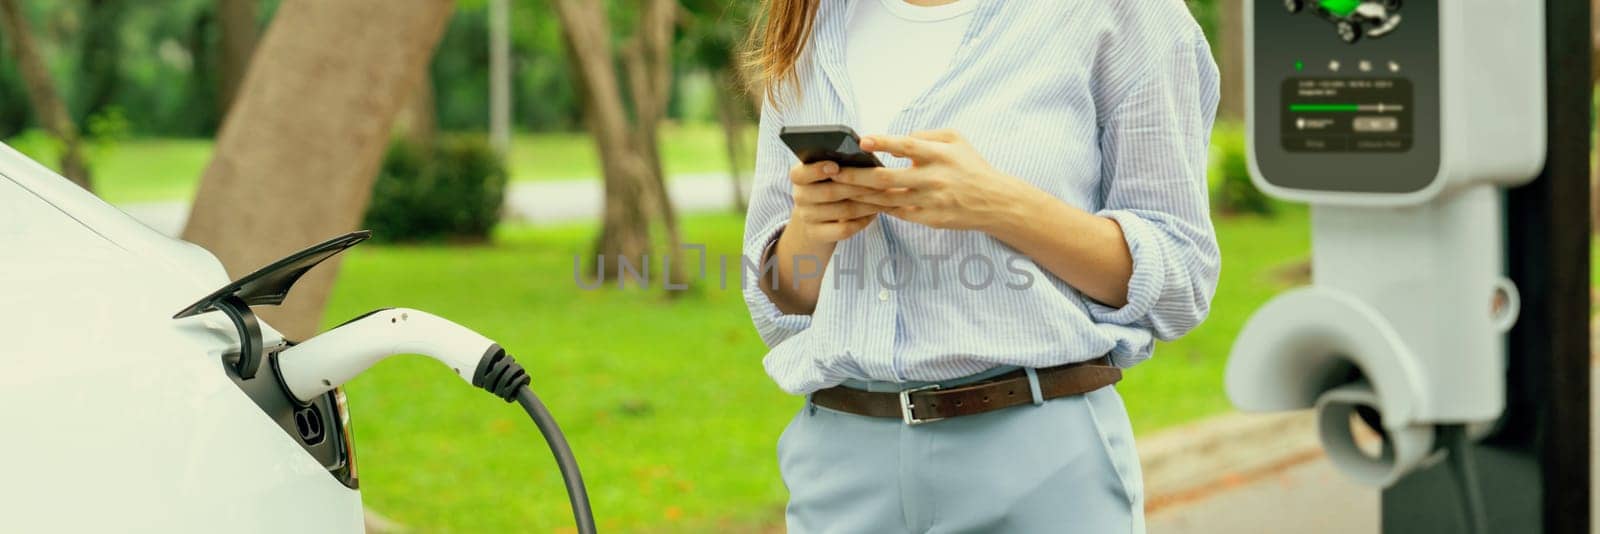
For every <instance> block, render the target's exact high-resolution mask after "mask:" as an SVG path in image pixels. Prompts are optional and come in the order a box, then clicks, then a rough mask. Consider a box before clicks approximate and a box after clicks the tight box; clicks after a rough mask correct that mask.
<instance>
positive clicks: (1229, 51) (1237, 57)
mask: <svg viewBox="0 0 1600 534" xmlns="http://www.w3.org/2000/svg"><path fill="white" fill-rule="evenodd" d="M1216 8H1217V19H1218V24H1217V26H1218V30H1219V31H1220V33H1221V34H1222V35H1220V36H1218V38H1217V40H1218V41H1221V43H1220V44H1221V45H1222V58H1221V59H1222V60H1221V61H1219V62H1218V63H1221V65H1220V67H1221V68H1222V102H1221V104H1220V105H1219V106H1218V108H1219V111H1220V113H1219V115H1221V116H1222V117H1223V118H1226V119H1232V120H1236V121H1237V120H1244V105H1245V102H1244V62H1245V58H1244V5H1243V2H1241V1H1240V0H1218V1H1217V2H1216Z"/></svg>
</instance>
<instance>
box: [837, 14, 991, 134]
mask: <svg viewBox="0 0 1600 534" xmlns="http://www.w3.org/2000/svg"><path fill="white" fill-rule="evenodd" d="M854 4H855V5H854V7H853V8H852V9H851V13H850V25H849V29H848V31H847V33H846V34H845V68H846V70H847V71H848V73H849V74H848V75H849V77H850V89H851V91H853V92H854V93H855V104H856V114H857V118H858V119H859V123H858V124H857V126H858V128H857V130H856V131H857V133H860V134H862V135H867V134H876V133H884V130H885V129H886V128H888V127H889V122H890V121H892V120H894V118H895V116H896V115H899V114H900V111H901V110H903V109H905V107H906V106H907V105H909V104H910V103H911V101H912V100H915V99H916V98H917V97H919V96H922V94H923V93H924V92H926V91H927V90H928V87H929V86H932V85H933V82H935V81H936V80H938V79H939V78H940V77H941V76H942V75H943V74H944V73H945V71H946V70H948V69H949V68H950V60H951V58H953V57H954V56H955V54H956V48H957V47H958V46H960V45H961V38H962V36H963V35H965V34H966V31H967V23H968V22H969V21H970V20H971V19H972V9H973V8H974V7H977V1H976V0H956V1H955V2H951V3H948V4H942V5H937V6H918V5H912V4H908V3H906V2H905V0H856V1H855V2H854Z"/></svg>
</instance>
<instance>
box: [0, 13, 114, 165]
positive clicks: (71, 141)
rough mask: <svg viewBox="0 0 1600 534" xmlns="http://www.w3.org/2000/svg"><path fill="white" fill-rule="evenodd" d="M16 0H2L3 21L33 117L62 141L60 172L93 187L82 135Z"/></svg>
mask: <svg viewBox="0 0 1600 534" xmlns="http://www.w3.org/2000/svg"><path fill="white" fill-rule="evenodd" d="M17 4H18V2H17V0H0V24H3V25H4V26H3V30H4V32H5V35H6V39H7V41H8V42H9V44H10V45H11V55H12V56H13V58H14V59H15V60H16V62H17V71H18V72H19V73H20V74H21V75H22V82H23V84H24V85H25V86H27V88H28V100H29V101H30V102H31V103H32V104H33V115H34V118H36V119H38V121H39V124H40V125H41V126H43V127H44V129H45V131H48V132H50V135H53V136H55V137H56V139H59V140H60V141H61V145H62V150H61V175H62V176H65V177H66V178H67V179H68V180H71V181H72V183H75V184H78V186H80V187H82V188H84V189H88V190H90V191H93V190H94V188H93V187H92V181H91V179H90V177H89V165H88V164H87V163H86V162H84V160H83V147H82V146H81V145H82V139H80V138H79V137H78V126H77V125H76V124H74V123H73V122H72V115H71V114H69V113H68V112H67V105H66V103H64V102H62V100H61V95H60V93H57V92H56V84H55V81H54V80H51V79H50V69H49V68H48V67H46V66H45V64H44V58H43V57H41V56H40V55H39V49H38V47H37V46H36V45H35V44H34V42H33V32H32V30H30V29H29V28H28V20H27V18H26V17H25V16H24V15H23V12H22V9H21V7H20V6H19V5H17Z"/></svg>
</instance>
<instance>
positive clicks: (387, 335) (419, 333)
mask: <svg viewBox="0 0 1600 534" xmlns="http://www.w3.org/2000/svg"><path fill="white" fill-rule="evenodd" d="M397 354H420V355H423V356H427V357H429V358H433V359H434V360H436V361H438V362H440V363H443V364H444V365H445V366H446V367H449V368H450V370H451V371H453V372H454V373H455V374H456V376H457V377H460V378H461V379H462V380H465V381H466V382H467V383H468V384H471V385H473V386H475V387H478V388H481V389H483V390H485V391H488V392H489V393H491V394H493V395H494V396H496V397H499V398H501V399H503V400H505V401H506V402H512V401H516V402H517V403H518V404H520V405H521V406H522V408H523V409H524V410H527V412H528V415H529V417H531V418H533V421H534V424H536V425H538V427H539V432H540V433H541V434H543V435H544V438H545V441H546V442H547V443H548V444H549V445H550V452H551V453H552V454H554V455H555V458H556V465H557V467H559V468H560V470H561V478H562V480H563V481H564V482H565V483H566V486H567V498H568V500H569V501H570V502H571V504H572V515H573V519H574V520H575V521H576V522H577V527H578V532H580V533H583V534H592V533H593V532H594V531H595V524H594V513H593V512H592V511H591V510H590V507H589V496H588V490H587V489H586V488H585V487H584V484H583V475H582V474H581V473H580V472H579V470H578V461H577V459H576V458H575V457H574V456H573V454H572V448H571V447H569V446H568V445H567V439H566V437H565V436H564V435H563V434H562V432H561V427H560V426H558V425H557V424H556V422H555V418H554V417H553V416H551V415H550V411H549V410H548V409H546V408H545V406H544V403H543V402H541V401H540V400H539V397H538V396H537V395H534V393H533V390H531V389H529V388H528V384H529V382H530V380H529V378H528V374H527V372H526V371H524V370H523V368H522V366H521V365H520V364H518V363H517V361H516V359H514V358H512V357H511V355H509V354H506V351H505V350H502V349H501V348H500V346H499V345H498V344H496V343H495V342H493V341H491V340H489V338H487V337H484V336H483V335H482V334H479V333H477V332H475V331H473V330H472V329H470V328H467V327H465V326H461V325H459V324H456V323H454V322H451V321H449V320H446V319H444V318H441V317H439V316H436V315H433V314H431V313H427V312H423V311H419V310H413V309H407V308H387V309H380V310H376V311H372V312H369V313H367V314H365V315H362V316H359V317H356V318H354V319H351V320H349V321H346V322H345V323H344V324H341V325H339V326H336V327H334V328H333V329H331V330H329V331H327V332H323V333H322V334H319V335H317V336H316V337H313V338H311V339H308V340H306V341H305V342H303V343H300V344H297V345H294V346H292V347H289V348H287V349H284V350H282V351H280V352H278V354H277V357H276V358H274V359H273V360H272V361H273V365H276V366H277V376H279V377H280V379H281V382H282V384H283V388H284V390H285V391H286V392H287V393H288V394H289V395H291V396H293V397H294V398H296V399H299V400H300V401H308V400H310V399H314V398H317V397H318V396H321V395H322V394H324V393H327V392H328V391H330V390H332V389H333V388H336V387H339V386H340V385H342V384H344V383H345V382H347V381H349V380H350V379H352V378H355V377H356V375H359V374H361V373H362V372H363V371H366V370H367V369H368V368H370V367H372V366H373V364H376V363H378V362H380V361H383V360H384V359H387V358H388V357H390V356H394V355H397Z"/></svg>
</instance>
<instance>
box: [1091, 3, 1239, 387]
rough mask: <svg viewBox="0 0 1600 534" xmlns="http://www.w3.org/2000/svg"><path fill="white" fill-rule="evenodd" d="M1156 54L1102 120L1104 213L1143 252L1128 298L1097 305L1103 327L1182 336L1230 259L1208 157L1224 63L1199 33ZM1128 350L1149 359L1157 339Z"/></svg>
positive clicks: (1126, 355)
mask: <svg viewBox="0 0 1600 534" xmlns="http://www.w3.org/2000/svg"><path fill="white" fill-rule="evenodd" d="M1178 41H1179V42H1177V43H1176V44H1174V45H1172V46H1169V47H1162V48H1159V49H1157V50H1156V51H1155V53H1153V54H1151V55H1150V56H1149V58H1150V59H1151V61H1150V62H1149V63H1148V64H1147V66H1146V68H1142V69H1140V71H1139V73H1138V74H1136V75H1135V79H1134V81H1133V83H1131V84H1130V85H1129V86H1128V88H1127V90H1126V92H1125V94H1124V95H1123V96H1122V97H1121V98H1119V99H1117V101H1116V102H1114V104H1113V105H1112V106H1111V107H1110V111H1109V112H1108V113H1106V114H1104V115H1103V116H1102V117H1103V118H1102V120H1101V130H1100V146H1101V162H1102V163H1101V165H1102V168H1101V176H1102V178H1101V180H1102V184H1103V185H1102V187H1103V193H1104V195H1105V204H1104V209H1103V210H1102V211H1100V212H1099V213H1098V214H1099V215H1101V216H1104V217H1109V218H1111V219H1113V220H1115V221H1116V222H1117V223H1118V224H1119V225H1121V227H1122V233H1123V235H1124V237H1125V239H1126V240H1127V246H1128V251H1129V252H1130V253H1131V254H1132V256H1133V276H1132V277H1131V279H1130V280H1129V282H1128V302H1127V304H1125V305H1123V306H1122V307H1120V308H1112V307H1109V306H1105V305H1101V304H1098V303H1093V302H1091V303H1090V305H1089V308H1090V310H1089V311H1090V315H1091V316H1092V317H1093V318H1094V319H1095V320H1096V321H1097V322H1100V323H1108V324H1113V325H1118V326H1122V327H1128V328H1133V329H1138V330H1144V331H1147V332H1149V333H1151V334H1153V335H1154V337H1155V338H1156V339H1161V340H1172V339H1175V338H1177V337H1179V336H1182V335H1184V334H1185V333H1188V332H1189V331H1190V330H1192V329H1193V328H1194V327H1195V326H1198V325H1199V324H1200V322H1201V321H1203V320H1204V319H1205V317H1206V315H1207V313H1209V311H1210V308H1211V299H1212V297H1213V296H1214V295H1215V293H1216V287H1217V275H1218V273H1219V271H1220V268H1221V257H1220V254H1219V253H1218V250H1217V241H1216V234H1215V231H1214V229H1213V228H1212V225H1211V214H1210V207H1209V201H1208V199H1207V192H1206V188H1207V185H1206V184H1207V183H1206V159H1207V154H1208V151H1209V142H1210V135H1211V127H1212V123H1213V121H1214V120H1215V118H1216V107H1217V100H1218V96H1219V88H1218V75H1217V67H1216V63H1215V62H1214V61H1213V60H1212V59H1211V51H1210V47H1209V46H1208V45H1207V44H1206V41H1205V38H1204V37H1203V36H1201V35H1198V32H1194V33H1193V34H1188V35H1187V36H1186V37H1184V38H1181V39H1178ZM1139 337H1143V338H1144V339H1143V340H1141V341H1142V343H1135V345H1137V346H1130V347H1119V349H1120V350H1119V351H1118V352H1122V354H1118V356H1119V358H1118V359H1119V360H1140V359H1144V358H1148V357H1149V355H1150V352H1151V351H1152V350H1153V340H1151V339H1150V338H1149V336H1139Z"/></svg>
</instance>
